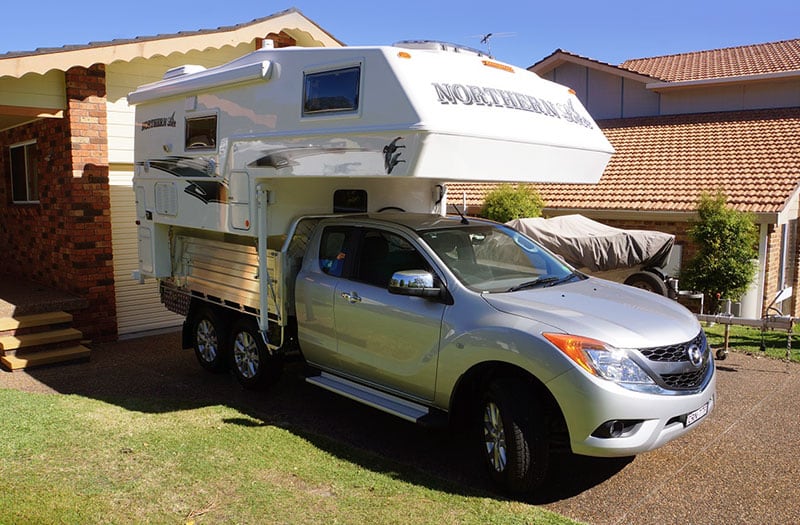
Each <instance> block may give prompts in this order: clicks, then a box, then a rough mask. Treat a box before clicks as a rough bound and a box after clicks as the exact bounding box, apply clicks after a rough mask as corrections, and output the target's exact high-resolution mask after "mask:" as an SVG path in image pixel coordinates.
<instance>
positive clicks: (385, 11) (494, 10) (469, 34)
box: [0, 0, 800, 67]
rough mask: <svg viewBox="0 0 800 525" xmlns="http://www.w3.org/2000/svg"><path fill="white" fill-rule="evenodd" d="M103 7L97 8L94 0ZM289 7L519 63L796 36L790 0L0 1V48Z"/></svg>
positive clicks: (799, 13)
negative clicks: (485, 40) (485, 39)
mask: <svg viewBox="0 0 800 525" xmlns="http://www.w3.org/2000/svg"><path fill="white" fill-rule="evenodd" d="M101 6H103V7H101ZM290 7H296V8H298V9H299V10H300V11H301V12H302V13H303V14H304V15H305V16H307V17H308V18H310V19H312V20H313V21H315V22H316V23H317V24H319V25H320V26H321V27H322V28H324V29H326V30H327V31H328V32H330V33H331V34H332V35H333V36H334V37H336V38H338V39H339V40H341V41H343V42H344V43H345V44H348V45H371V44H381V45H383V44H391V43H393V42H396V41H398V40H407V39H433V40H444V41H448V42H454V43H459V44H463V45H467V46H470V47H475V48H479V49H484V50H486V45H484V44H482V43H481V42H480V40H481V36H482V35H485V34H487V33H493V34H494V35H495V36H493V37H492V38H490V39H489V46H490V51H491V53H492V54H493V55H494V56H495V57H496V58H497V59H499V60H503V61H506V62H509V63H512V64H514V65H517V66H521V67H527V66H529V65H531V64H533V63H535V62H537V61H539V60H540V59H542V58H544V57H546V56H547V55H549V54H550V53H552V52H553V51H554V50H555V49H558V48H560V49H564V50H566V51H570V52H572V53H576V54H579V55H583V56H587V57H589V58H593V59H596V60H600V61H602V62H608V63H611V64H619V63H620V62H622V61H624V60H626V59H629V58H641V57H650V56H659V55H667V54H673V53H682V52H687V51H699V50H704V49H715V48H720V47H730V46H738V45H746V44H755V43H762V42H773V41H778V40H788V39H794V38H800V1H798V0H750V1H743V0H727V1H724V0H691V1H686V0H673V1H672V2H653V1H649V0H639V1H629V0H620V1H613V0H611V1H608V0H606V1H603V0H591V1H584V0H573V1H571V2H565V1H563V0H550V1H547V2H544V1H539V0H505V1H504V0H500V1H494V2H493V1H491V0H483V1H475V0H463V1H460V2H458V1H449V0H427V1H418V0H404V1H400V2H386V1H380V0H367V1H356V0H354V1H346V0H342V1H336V0H287V1H286V2H272V1H265V0H261V1H258V0H228V1H219V0H217V1H214V2H211V1H207V0H195V1H187V0H159V1H155V0H134V1H127V2H118V3H117V2H75V1H73V2H69V1H66V0H57V1H56V0H38V1H36V2H31V3H27V2H23V1H20V0H6V2H4V5H3V7H2V9H0V53H5V52H8V51H28V50H33V49H36V48H39V47H60V46H63V45H66V44H86V43H88V42H96V41H105V40H112V39H115V38H133V37H136V36H150V35H155V34H160V33H176V32H178V31H193V30H197V29H210V28H216V27H219V26H226V25H234V24H238V23H242V22H248V21H250V20H253V19H255V18H260V17H263V16H267V15H270V14H273V13H276V12H278V11H282V10H284V9H287V8H290Z"/></svg>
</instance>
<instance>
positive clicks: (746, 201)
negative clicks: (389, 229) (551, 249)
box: [448, 108, 800, 213]
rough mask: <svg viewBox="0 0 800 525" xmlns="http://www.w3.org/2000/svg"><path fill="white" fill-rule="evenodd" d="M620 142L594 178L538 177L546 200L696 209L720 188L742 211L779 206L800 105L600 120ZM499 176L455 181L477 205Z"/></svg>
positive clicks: (795, 151)
mask: <svg viewBox="0 0 800 525" xmlns="http://www.w3.org/2000/svg"><path fill="white" fill-rule="evenodd" d="M598 124H599V125H600V127H601V128H603V131H604V133H605V134H606V136H607V137H608V139H609V141H610V142H611V144H612V145H613V146H614V148H615V149H616V153H615V154H614V155H613V156H612V158H611V161H610V162H609V164H608V166H607V167H606V170H605V172H604V173H603V176H602V177H601V179H600V181H599V182H598V183H597V184H587V185H584V184H557V183H551V184H535V185H534V187H535V188H536V189H537V190H538V191H539V193H540V194H541V196H542V199H543V200H544V201H545V205H546V206H547V207H549V208H574V209H576V210H580V209H605V210H641V211H694V210H695V209H696V207H697V202H698V199H699V198H700V195H701V194H702V193H703V192H704V191H705V192H712V193H713V192H715V191H717V190H720V189H721V190H722V191H724V193H725V194H726V196H727V200H728V203H729V204H731V205H732V206H733V207H734V208H736V209H738V210H741V211H750V212H767V213H768V212H778V211H780V210H781V209H782V208H783V207H784V206H785V205H786V200H787V198H788V197H789V196H790V195H791V193H792V192H793V191H794V190H795V189H796V188H797V187H798V184H800V147H798V144H800V108H785V109H769V110H755V111H739V112H725V113H702V114H689V115H672V116H661V117H645V118H634V119H616V120H605V121H599V122H598ZM496 186H497V184H450V185H449V190H448V192H449V195H450V199H451V201H452V202H456V203H461V202H462V195H466V201H467V204H468V205H471V206H479V205H480V204H482V202H483V199H484V197H485V195H486V193H488V192H489V191H491V189H492V188H494V187H496Z"/></svg>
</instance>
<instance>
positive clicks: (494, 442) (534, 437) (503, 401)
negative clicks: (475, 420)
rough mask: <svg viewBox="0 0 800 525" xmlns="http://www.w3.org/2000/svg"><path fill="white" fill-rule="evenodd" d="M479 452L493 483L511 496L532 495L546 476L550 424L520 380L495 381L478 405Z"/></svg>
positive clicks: (528, 389)
mask: <svg viewBox="0 0 800 525" xmlns="http://www.w3.org/2000/svg"><path fill="white" fill-rule="evenodd" d="M480 406H481V414H480V424H479V433H478V440H479V449H480V451H481V455H482V456H483V460H484V463H485V465H486V467H487V469H488V471H489V474H490V475H491V477H492V479H493V480H494V481H495V483H497V484H499V485H501V486H502V487H504V488H505V489H506V490H508V491H509V492H512V493H524V492H531V491H532V490H534V489H536V488H537V487H539V486H540V485H541V484H542V482H543V481H544V479H545V478H546V476H547V469H548V464H549V455H550V447H549V435H548V434H549V432H548V429H549V428H550V425H549V422H548V421H547V416H546V415H545V411H543V410H542V409H541V408H540V407H539V406H538V404H537V400H536V398H535V397H534V395H533V392H532V390H531V389H530V388H528V387H527V386H526V385H525V384H524V383H523V382H522V381H518V380H514V379H503V380H496V381H493V382H492V383H490V384H489V386H488V388H487V389H486V391H485V392H484V395H483V397H482V402H481V405H480Z"/></svg>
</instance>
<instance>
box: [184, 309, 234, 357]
mask: <svg viewBox="0 0 800 525" xmlns="http://www.w3.org/2000/svg"><path fill="white" fill-rule="evenodd" d="M191 333H192V347H193V348H194V355H195V357H196V358H197V362H198V363H200V366H202V367H203V368H205V369H206V370H209V371H211V372H222V371H224V370H225V369H227V367H228V355H227V351H226V348H225V344H224V341H225V326H224V324H223V322H222V319H221V318H220V316H219V315H217V313H216V312H215V311H214V310H213V309H211V308H209V307H205V306H204V307H202V308H200V309H199V310H198V311H197V312H196V313H195V315H194V316H193V317H192V332H191Z"/></svg>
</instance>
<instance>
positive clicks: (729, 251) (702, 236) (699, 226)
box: [681, 192, 758, 312]
mask: <svg viewBox="0 0 800 525" xmlns="http://www.w3.org/2000/svg"><path fill="white" fill-rule="evenodd" d="M697 214H698V220H697V222H695V223H694V225H693V226H692V227H691V228H689V231H688V234H689V238H690V239H691V240H692V241H694V242H695V243H697V245H698V253H697V254H696V255H695V256H694V257H693V258H692V260H690V261H689V263H688V264H687V265H686V268H685V269H684V270H683V271H682V272H681V284H682V287H683V288H687V289H692V290H697V291H699V292H703V293H704V294H705V295H706V298H707V300H708V304H709V306H710V310H709V311H711V312H716V311H717V309H718V307H719V301H720V300H721V299H731V300H732V301H737V300H739V299H740V298H741V297H742V295H744V293H745V292H746V291H747V288H748V286H750V282H751V281H752V280H753V277H754V276H755V272H756V263H755V261H754V259H756V258H757V257H758V231H757V229H756V226H755V222H754V220H753V217H752V215H750V214H747V213H742V212H739V211H736V210H734V209H732V208H728V207H727V205H726V198H725V195H724V194H723V193H722V192H717V194H716V195H715V196H713V197H712V196H711V195H709V194H707V193H704V194H703V195H702V196H701V197H700V202H699V203H698V207H697Z"/></svg>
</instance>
